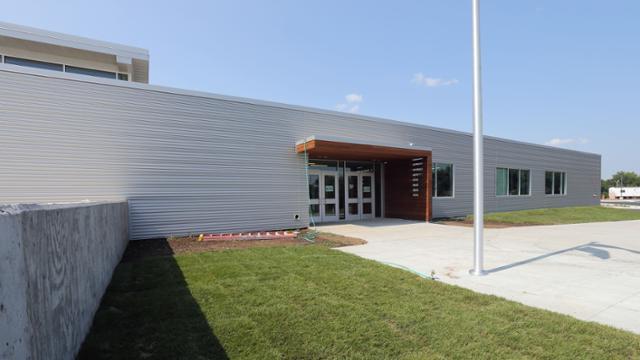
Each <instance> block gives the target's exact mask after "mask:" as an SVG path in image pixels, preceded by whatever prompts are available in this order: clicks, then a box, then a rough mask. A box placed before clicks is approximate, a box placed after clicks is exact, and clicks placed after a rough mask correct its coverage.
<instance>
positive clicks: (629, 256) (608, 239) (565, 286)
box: [318, 219, 640, 334]
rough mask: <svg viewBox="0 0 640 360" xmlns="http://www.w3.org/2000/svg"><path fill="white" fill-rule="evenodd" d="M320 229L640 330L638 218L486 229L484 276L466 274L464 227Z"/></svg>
mask: <svg viewBox="0 0 640 360" xmlns="http://www.w3.org/2000/svg"><path fill="white" fill-rule="evenodd" d="M318 229H319V230H321V231H328V232H333V233H336V234H341V235H346V236H353V237H359V238H362V239H365V240H367V241H368V244H366V245H362V246H350V247H344V248H340V250H341V251H345V252H348V253H352V254H356V255H359V256H362V257H365V258H368V259H373V260H378V261H381V262H384V263H388V264H397V265H400V266H404V267H408V268H410V269H412V270H414V271H417V272H420V273H423V274H430V273H431V272H432V271H435V274H436V277H437V278H438V279H439V280H440V281H443V282H445V283H449V284H453V285H458V286H462V287H465V288H468V289H471V290H474V291H478V292H481V293H485V294H492V295H497V296H501V297H505V298H507V299H510V300H514V301H518V302H520V303H523V304H527V305H530V306H535V307H539V308H543V309H548V310H552V311H556V312H560V313H564V314H568V315H571V316H574V317H576V318H579V319H582V320H587V321H596V322H600V323H603V324H607V325H611V326H614V327H618V328H622V329H626V330H629V331H633V332H636V333H639V334H640V221H624V222H608V223H590V224H575V225H555V226H531V227H513V228H506V229H487V230H486V232H485V268H486V269H487V270H488V271H489V273H490V274H489V275H488V276H484V277H474V276H471V275H469V274H468V270H469V269H470V268H471V267H472V261H473V257H472V256H473V234H472V228H469V227H459V226H453V225H439V224H431V223H424V222H411V221H404V220H395V219H382V220H374V221H363V222H357V223H350V224H336V225H326V226H320V227H319V228H318Z"/></svg>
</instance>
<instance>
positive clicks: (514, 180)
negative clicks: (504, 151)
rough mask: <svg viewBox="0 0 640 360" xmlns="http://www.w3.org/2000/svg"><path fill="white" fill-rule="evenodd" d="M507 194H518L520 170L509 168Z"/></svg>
mask: <svg viewBox="0 0 640 360" xmlns="http://www.w3.org/2000/svg"><path fill="white" fill-rule="evenodd" d="M509 195H520V170H518V169H509Z"/></svg>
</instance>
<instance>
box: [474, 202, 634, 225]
mask: <svg viewBox="0 0 640 360" xmlns="http://www.w3.org/2000/svg"><path fill="white" fill-rule="evenodd" d="M484 219H485V222H487V223H500V224H515V225H558V224H578V223H588V222H599V221H622V220H640V211H635V210H627V209H613V208H606V207H602V206H584V207H566V208H549V209H536V210H520V211H508V212H498V213H489V214H485V216H484ZM466 221H473V216H471V215H470V216H467V218H466Z"/></svg>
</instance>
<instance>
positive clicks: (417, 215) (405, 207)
mask: <svg viewBox="0 0 640 360" xmlns="http://www.w3.org/2000/svg"><path fill="white" fill-rule="evenodd" d="M422 171H423V173H422V174H423V179H422V183H421V184H420V186H422V188H421V189H420V192H419V195H418V196H417V197H414V196H413V192H412V187H413V180H412V178H413V162H412V160H411V159H401V160H393V161H389V162H387V164H386V165H385V172H384V174H385V179H384V181H385V189H384V191H385V198H384V199H385V217H389V218H400V219H407V220H421V221H429V220H431V157H430V156H429V157H425V158H423V169H422Z"/></svg>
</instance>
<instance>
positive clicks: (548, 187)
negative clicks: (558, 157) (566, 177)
mask: <svg viewBox="0 0 640 360" xmlns="http://www.w3.org/2000/svg"><path fill="white" fill-rule="evenodd" d="M544 193H545V194H547V195H551V194H553V172H551V171H546V172H545V173H544Z"/></svg>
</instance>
